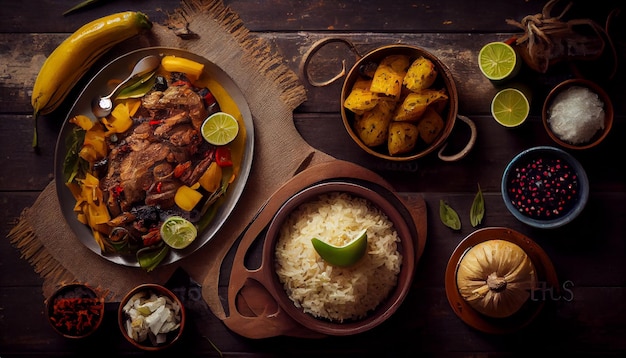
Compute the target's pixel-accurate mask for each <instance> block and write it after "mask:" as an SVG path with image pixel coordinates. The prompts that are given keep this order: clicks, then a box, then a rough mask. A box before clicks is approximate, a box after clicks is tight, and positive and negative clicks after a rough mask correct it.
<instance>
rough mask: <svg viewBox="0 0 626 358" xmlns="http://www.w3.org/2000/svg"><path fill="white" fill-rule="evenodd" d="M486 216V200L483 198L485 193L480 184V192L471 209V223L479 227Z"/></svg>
mask: <svg viewBox="0 0 626 358" xmlns="http://www.w3.org/2000/svg"><path fill="white" fill-rule="evenodd" d="M484 216H485V199H484V198H483V192H482V190H480V184H478V192H477V193H476V196H475V197H474V202H472V208H471V209H470V222H471V223H472V226H473V227H476V226H478V225H479V224H480V223H481V222H482V221H483V217H484Z"/></svg>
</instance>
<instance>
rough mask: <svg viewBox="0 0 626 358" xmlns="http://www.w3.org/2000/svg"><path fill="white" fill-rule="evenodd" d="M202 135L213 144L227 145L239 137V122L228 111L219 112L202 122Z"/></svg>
mask: <svg viewBox="0 0 626 358" xmlns="http://www.w3.org/2000/svg"><path fill="white" fill-rule="evenodd" d="M200 131H201V132H202V137H203V138H204V139H205V140H206V141H207V142H209V143H211V144H213V145H226V144H228V143H230V142H232V141H233V140H235V138H236V137H237V133H239V123H238V122H237V119H236V118H235V117H233V116H232V115H230V114H228V113H226V112H217V113H214V114H212V115H211V116H209V118H207V119H206V120H205V121H204V123H202V128H201V129H200Z"/></svg>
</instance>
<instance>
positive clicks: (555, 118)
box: [542, 79, 613, 149]
mask: <svg viewBox="0 0 626 358" xmlns="http://www.w3.org/2000/svg"><path fill="white" fill-rule="evenodd" d="M542 117H543V124H544V126H545V128H546V131H547V132H548V135H549V136H550V138H552V140H554V142H556V143H557V144H558V145H560V146H562V147H564V148H568V149H588V148H592V147H595V146H596V145H598V144H600V142H602V141H603V140H604V138H606V136H607V135H608V134H609V132H610V130H611V127H612V126H613V104H612V102H611V98H610V97H609V96H608V94H607V93H606V92H605V91H604V90H603V89H602V87H600V86H599V85H597V84H596V83H594V82H592V81H589V80H585V79H569V80H566V81H563V82H561V83H560V84H558V85H557V86H556V87H554V88H553V89H552V91H550V93H549V94H548V96H547V97H546V100H545V102H544V104H543V111H542Z"/></svg>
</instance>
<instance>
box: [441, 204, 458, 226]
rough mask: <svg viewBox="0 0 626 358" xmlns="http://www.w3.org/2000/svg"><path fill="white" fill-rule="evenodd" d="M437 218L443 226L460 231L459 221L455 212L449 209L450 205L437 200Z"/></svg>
mask: <svg viewBox="0 0 626 358" xmlns="http://www.w3.org/2000/svg"><path fill="white" fill-rule="evenodd" d="M439 218H440V219H441V222H442V223H443V224H444V225H445V226H447V227H449V228H451V229H453V230H459V229H461V219H459V214H457V213H456V211H454V209H452V207H450V205H448V203H446V202H445V201H443V200H439Z"/></svg>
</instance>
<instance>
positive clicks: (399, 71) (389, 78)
mask: <svg viewBox="0 0 626 358" xmlns="http://www.w3.org/2000/svg"><path fill="white" fill-rule="evenodd" d="M409 61H410V60H409V57H408V56H406V55H389V56H387V57H385V58H383V60H382V61H380V64H379V65H378V67H377V68H376V72H374V77H373V78H372V84H371V86H370V91H372V92H375V93H380V94H382V95H384V96H387V97H391V98H392V99H394V100H396V101H397V100H399V99H400V93H401V92H402V82H403V81H404V76H406V71H407V70H408V68H409V65H410V62H409Z"/></svg>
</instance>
